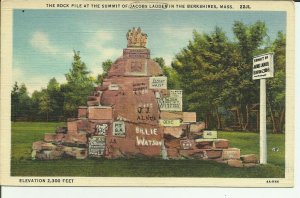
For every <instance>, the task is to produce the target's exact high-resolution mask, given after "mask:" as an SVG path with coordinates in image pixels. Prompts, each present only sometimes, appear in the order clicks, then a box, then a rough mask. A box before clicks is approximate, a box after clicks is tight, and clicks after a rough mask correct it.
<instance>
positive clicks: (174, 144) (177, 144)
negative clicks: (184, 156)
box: [165, 139, 180, 149]
mask: <svg viewBox="0 0 300 198" xmlns="http://www.w3.org/2000/svg"><path fill="white" fill-rule="evenodd" d="M165 146H166V147H167V148H177V149H180V139H173V140H168V141H167V140H165Z"/></svg>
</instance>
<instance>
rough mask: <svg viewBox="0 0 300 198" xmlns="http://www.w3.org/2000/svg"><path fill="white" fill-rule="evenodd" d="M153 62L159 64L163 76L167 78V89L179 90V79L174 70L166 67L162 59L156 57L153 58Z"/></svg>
mask: <svg viewBox="0 0 300 198" xmlns="http://www.w3.org/2000/svg"><path fill="white" fill-rule="evenodd" d="M153 60H154V61H155V62H157V63H158V64H159V66H160V67H161V68H162V70H163V74H164V75H165V76H166V77H167V86H168V89H180V82H179V77H178V74H177V72H176V70H174V69H173V68H172V67H170V66H167V65H166V63H165V60H164V59H163V58H162V57H156V58H153Z"/></svg>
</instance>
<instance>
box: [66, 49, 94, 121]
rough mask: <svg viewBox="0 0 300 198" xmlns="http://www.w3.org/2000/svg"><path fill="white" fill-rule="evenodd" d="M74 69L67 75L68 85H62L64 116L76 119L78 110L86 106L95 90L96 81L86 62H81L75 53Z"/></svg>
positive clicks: (78, 55)
mask: <svg viewBox="0 0 300 198" xmlns="http://www.w3.org/2000/svg"><path fill="white" fill-rule="evenodd" d="M73 59H74V60H73V63H72V68H71V69H70V70H69V73H67V74H65V76H66V79H67V83H66V84H64V85H62V87H61V88H62V91H63V93H64V114H65V115H66V116H67V117H70V116H72V117H75V116H76V114H77V108H78V106H80V105H85V104H86V98H87V96H88V95H90V93H91V92H92V90H93V89H94V79H93V78H92V77H91V76H90V75H89V74H90V72H89V71H88V70H87V67H86V65H85V63H84V62H82V61H81V57H80V54H79V52H76V51H74V57H73Z"/></svg>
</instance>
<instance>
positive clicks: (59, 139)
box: [55, 133, 65, 142]
mask: <svg viewBox="0 0 300 198" xmlns="http://www.w3.org/2000/svg"><path fill="white" fill-rule="evenodd" d="M64 137H65V134H63V133H58V134H56V135H55V142H62V141H63V139H64Z"/></svg>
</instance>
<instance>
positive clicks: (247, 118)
mask: <svg viewBox="0 0 300 198" xmlns="http://www.w3.org/2000/svg"><path fill="white" fill-rule="evenodd" d="M248 124H249V108H248V104H247V105H246V123H243V131H247V128H248Z"/></svg>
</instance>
